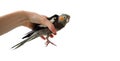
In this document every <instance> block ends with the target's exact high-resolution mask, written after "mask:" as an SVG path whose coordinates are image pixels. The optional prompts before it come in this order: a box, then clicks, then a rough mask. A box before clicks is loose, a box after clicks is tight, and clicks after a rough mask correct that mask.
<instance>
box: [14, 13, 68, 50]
mask: <svg viewBox="0 0 120 61" xmlns="http://www.w3.org/2000/svg"><path fill="white" fill-rule="evenodd" d="M47 19H48V20H50V22H52V23H53V25H54V26H55V28H56V30H57V31H59V30H61V29H62V28H64V27H65V25H66V24H67V23H68V22H69V19H70V16H69V15H67V14H62V15H56V14H55V15H53V16H52V17H49V18H47ZM51 34H52V32H51V31H50V30H49V29H48V27H47V26H44V25H41V24H35V23H34V27H33V29H32V31H30V32H28V33H27V35H26V36H24V37H23V38H22V39H24V38H26V39H25V40H24V41H22V42H20V43H18V44H16V45H15V46H13V47H12V48H14V49H17V48H19V47H20V46H22V45H23V44H25V43H26V42H28V41H31V40H33V39H35V38H37V37H39V36H46V40H47V41H46V46H48V44H49V43H51V44H52V45H55V44H54V43H53V42H51V41H49V37H50V35H51ZM55 46H56V45H55Z"/></svg>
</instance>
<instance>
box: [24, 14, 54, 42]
mask: <svg viewBox="0 0 120 61" xmlns="http://www.w3.org/2000/svg"><path fill="white" fill-rule="evenodd" d="M27 14H28V17H29V20H27V21H26V22H25V23H24V24H23V25H24V26H26V27H28V28H31V29H32V28H33V27H34V24H33V23H37V24H42V25H46V26H47V27H48V28H49V30H50V31H52V33H53V34H51V35H50V37H51V38H53V35H56V29H55V27H54V25H53V24H52V23H51V22H50V21H49V20H47V16H45V15H39V14H36V13H31V12H27ZM40 37H41V38H42V39H44V40H45V39H46V38H45V37H44V36H40Z"/></svg>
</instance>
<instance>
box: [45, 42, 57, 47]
mask: <svg viewBox="0 0 120 61" xmlns="http://www.w3.org/2000/svg"><path fill="white" fill-rule="evenodd" d="M49 43H51V44H52V45H54V46H56V44H54V43H53V42H51V41H49V40H47V41H46V47H47V46H48V44H49Z"/></svg>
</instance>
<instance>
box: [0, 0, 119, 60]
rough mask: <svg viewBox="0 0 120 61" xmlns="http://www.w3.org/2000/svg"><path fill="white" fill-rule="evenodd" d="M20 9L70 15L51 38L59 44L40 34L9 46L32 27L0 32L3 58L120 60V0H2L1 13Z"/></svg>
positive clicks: (0, 50) (0, 14)
mask: <svg viewBox="0 0 120 61" xmlns="http://www.w3.org/2000/svg"><path fill="white" fill-rule="evenodd" d="M18 10H25V11H32V12H36V13H39V14H43V15H47V16H52V15H54V14H61V13H67V14H69V15H70V16H71V19H70V22H69V24H67V25H66V27H65V28H64V29H62V30H61V31H59V32H58V33H57V35H56V36H55V37H54V38H53V39H50V40H51V41H53V42H54V43H56V44H57V47H55V46H53V45H49V46H48V47H45V45H44V43H45V41H44V40H42V39H40V38H37V39H35V40H33V41H31V42H28V43H26V44H25V45H24V46H22V47H20V48H19V49H17V50H12V49H10V48H11V47H12V46H13V45H15V44H17V43H18V42H20V41H22V39H21V38H22V37H23V36H24V35H25V33H27V32H28V31H30V29H28V28H25V27H22V26H21V27H18V28H16V29H14V30H12V31H10V32H8V33H6V34H4V35H2V36H0V61H120V2H119V0H11V1H10V0H0V16H2V15H5V14H8V13H12V12H15V11H18Z"/></svg>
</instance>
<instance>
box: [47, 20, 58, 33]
mask: <svg viewBox="0 0 120 61" xmlns="http://www.w3.org/2000/svg"><path fill="white" fill-rule="evenodd" d="M45 25H46V26H47V27H48V28H49V30H50V31H51V32H52V33H53V34H55V35H56V29H55V27H54V25H53V24H52V23H51V22H50V21H49V20H47V19H46V20H45Z"/></svg>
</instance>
